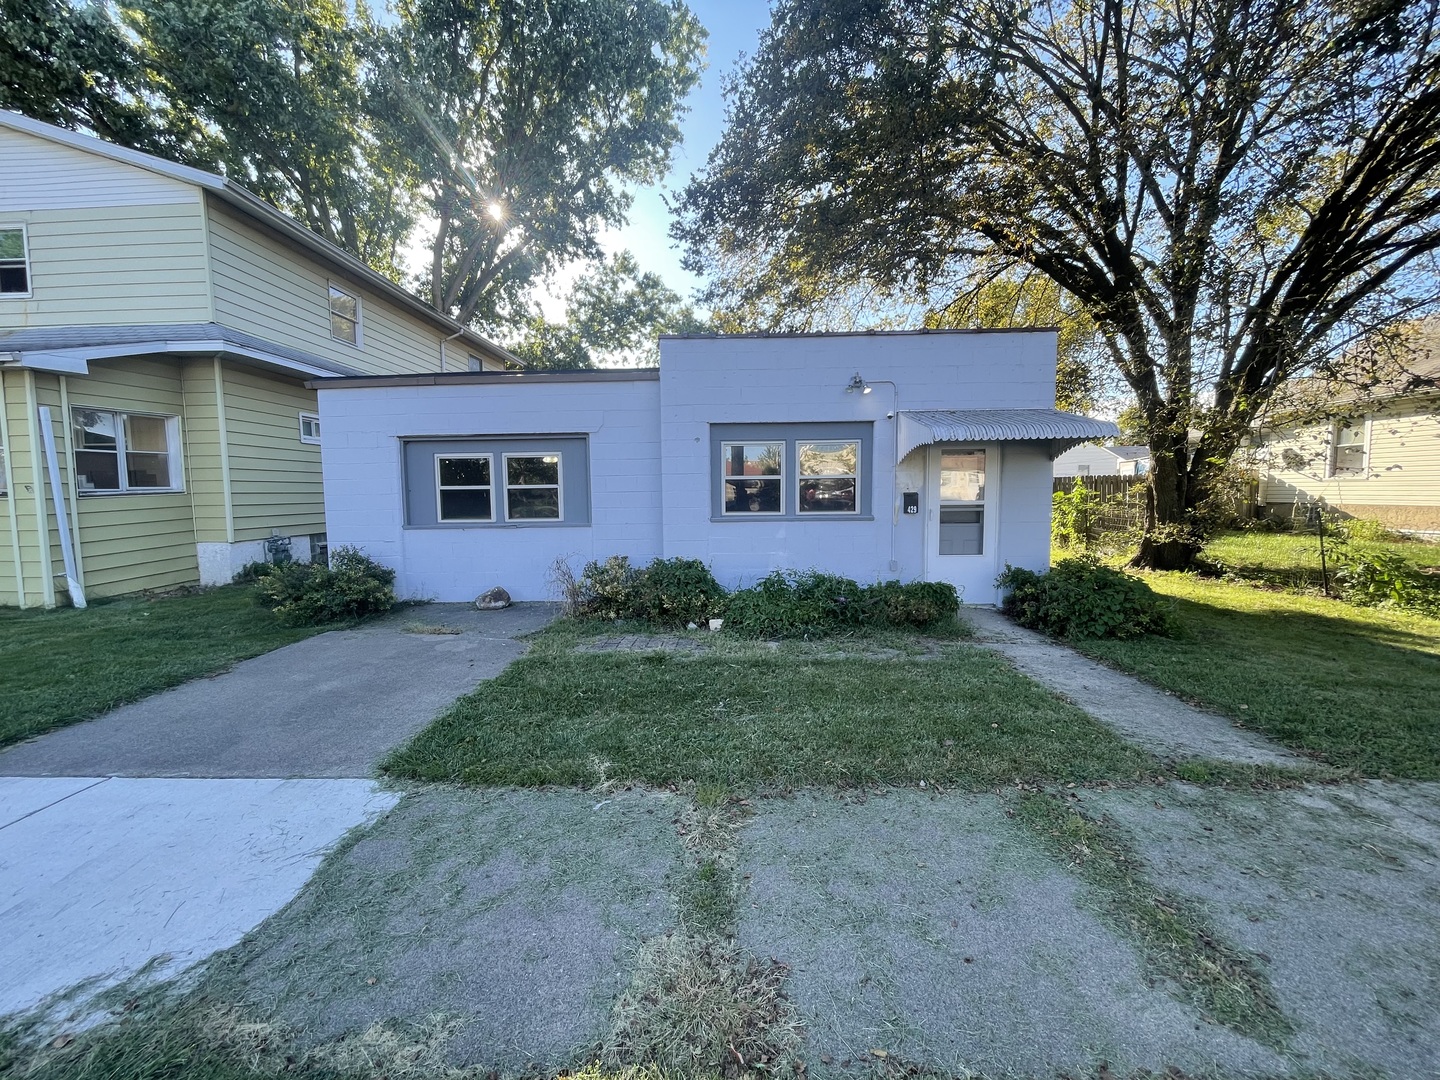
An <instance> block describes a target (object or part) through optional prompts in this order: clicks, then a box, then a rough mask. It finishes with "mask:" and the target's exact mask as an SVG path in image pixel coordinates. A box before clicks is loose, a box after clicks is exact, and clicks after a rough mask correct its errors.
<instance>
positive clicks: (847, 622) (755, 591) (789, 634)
mask: <svg viewBox="0 0 1440 1080" xmlns="http://www.w3.org/2000/svg"><path fill="white" fill-rule="evenodd" d="M864 594H865V590H864V589H862V588H861V587H860V584H859V583H858V582H855V581H852V580H850V579H849V578H844V577H839V576H837V575H835V574H822V573H820V572H819V571H817V570H803V571H802V570H776V571H774V572H773V573H770V574H767V575H766V576H765V577H763V578H761V579H760V580H759V581H758V582H756V583H755V584H754V585H752V586H751V587H750V588H748V589H740V590H738V591H736V592H733V593H731V594H730V598H729V599H728V600H727V601H726V602H725V629H726V630H732V631H734V632H736V633H738V634H741V635H743V636H745V637H765V638H795V637H799V638H810V637H823V636H825V635H826V634H833V633H835V632H837V631H840V630H845V629H850V628H854V627H856V626H859V625H860V624H861V623H863V622H865V621H866V611H865V604H864Z"/></svg>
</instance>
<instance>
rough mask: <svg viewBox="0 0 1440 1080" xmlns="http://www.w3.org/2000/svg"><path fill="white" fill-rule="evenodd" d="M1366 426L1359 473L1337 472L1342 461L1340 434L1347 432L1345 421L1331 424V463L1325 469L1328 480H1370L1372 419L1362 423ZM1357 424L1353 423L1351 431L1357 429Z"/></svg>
mask: <svg viewBox="0 0 1440 1080" xmlns="http://www.w3.org/2000/svg"><path fill="white" fill-rule="evenodd" d="M1360 423H1361V424H1363V425H1364V427H1363V429H1362V430H1363V432H1364V437H1363V438H1362V439H1361V440H1360V448H1361V449H1360V454H1361V457H1360V469H1359V471H1358V472H1336V471H1335V467H1336V465H1337V464H1338V463H1339V461H1340V432H1341V431H1343V430H1345V424H1344V421H1341V420H1334V421H1332V422H1331V424H1330V447H1329V451H1330V453H1329V461H1328V462H1327V464H1326V468H1325V478H1326V479H1327V480H1368V479H1370V417H1368V416H1367V417H1365V419H1364V420H1362V421H1360ZM1356 426H1357V425H1356V424H1355V422H1353V421H1352V422H1351V424H1350V430H1351V431H1354V430H1355V428H1356Z"/></svg>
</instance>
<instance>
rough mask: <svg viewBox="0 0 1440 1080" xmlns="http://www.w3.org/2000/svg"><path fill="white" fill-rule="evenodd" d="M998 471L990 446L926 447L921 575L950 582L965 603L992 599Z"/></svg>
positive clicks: (994, 449) (996, 454)
mask: <svg viewBox="0 0 1440 1080" xmlns="http://www.w3.org/2000/svg"><path fill="white" fill-rule="evenodd" d="M999 472H1000V453H999V450H998V448H997V447H994V446H992V445H986V446H943V445H942V446H932V447H931V448H930V460H929V469H928V481H927V484H926V487H927V489H928V491H927V494H928V496H929V497H928V498H927V500H926V502H927V504H928V507H929V509H928V511H927V514H926V521H925V576H926V577H927V578H928V579H930V580H931V581H948V582H950V583H951V584H952V585H954V586H955V587H956V588H957V589H959V590H960V599H961V601H962V602H963V603H966V604H993V603H994V602H995V576H996V574H998V573H999V566H1000V564H999V562H998V561H997V558H996V555H997V552H996V550H995V546H996V540H997V539H998V533H999V530H998V528H997V524H998V522H997V520H996V519H997V517H998V507H999V500H998V499H997V498H996V488H997V481H998V479H999Z"/></svg>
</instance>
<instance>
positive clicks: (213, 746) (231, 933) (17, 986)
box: [0, 604, 555, 1015]
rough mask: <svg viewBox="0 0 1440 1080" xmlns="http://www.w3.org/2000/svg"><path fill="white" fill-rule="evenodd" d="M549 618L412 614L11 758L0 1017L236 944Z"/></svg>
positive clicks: (547, 612)
mask: <svg viewBox="0 0 1440 1080" xmlns="http://www.w3.org/2000/svg"><path fill="white" fill-rule="evenodd" d="M554 615H555V611H554V608H553V607H552V606H551V605H548V604H525V605H517V606H515V607H512V608H508V609H506V610H504V611H498V612H478V611H476V610H474V608H472V607H470V606H469V605H459V604H431V605H426V606H423V607H416V608H407V609H405V610H403V611H401V612H398V613H396V614H395V615H392V616H390V617H388V618H386V619H383V620H380V621H376V622H373V623H368V624H366V625H365V626H363V627H361V628H359V629H355V630H343V631H334V632H331V633H327V634H321V635H319V636H317V637H313V638H309V639H307V640H305V641H301V642H298V643H296V644H294V645H289V646H287V647H285V648H283V649H277V650H275V651H274V652H271V653H267V654H266V655H264V656H259V657H256V658H255V659H253V660H246V661H244V662H243V663H240V664H237V665H236V666H235V667H234V668H232V669H231V670H230V671H227V672H225V673H224V674H221V675H218V676H216V677H214V678H210V679H199V680H196V681H195V682H191V683H187V684H185V685H183V686H180V687H178V688H176V689H174V690H170V691H167V692H166V693H163V694H157V695H156V696H154V697H151V698H147V699H146V700H144V701H139V702H136V703H135V704H133V705H127V706H125V707H123V708H120V709H116V710H115V711H114V712H111V713H109V714H107V715H105V716H103V717H100V718H99V719H96V720H91V721H87V722H85V723H81V724H76V725H74V726H72V727H69V728H64V729H62V730H60V731H55V732H50V733H48V734H46V735H42V736H40V737H39V738H36V739H33V740H31V741H30V742H28V743H23V744H21V745H19V746H15V747H12V748H11V749H9V750H6V751H4V752H0V925H3V926H4V927H5V930H6V932H5V933H4V934H3V935H0V971H3V972H5V978H4V979H0V983H3V986H0V1015H4V1014H5V1013H8V1012H13V1011H20V1010H27V1009H30V1008H33V1007H35V1006H37V1005H40V1004H42V1002H44V1001H45V999H46V998H47V997H50V996H51V995H60V1000H58V1001H51V1002H50V1011H51V1012H52V1014H53V1013H55V1012H56V1010H58V1011H59V1012H60V1013H62V1014H63V1013H66V1012H68V1011H69V1010H71V1009H79V1010H80V1011H81V1012H83V1011H84V1008H85V1003H86V1002H87V1001H89V1000H91V999H93V997H94V995H95V994H96V993H98V992H99V991H101V990H104V989H106V988H107V987H110V986H113V985H115V984H116V983H118V982H123V981H125V980H127V979H130V978H131V977H133V976H135V975H136V974H137V973H140V972H144V974H145V976H146V977H147V978H171V977H174V976H175V975H177V974H178V973H179V972H181V971H183V970H185V969H186V968H187V967H189V966H191V965H192V964H194V963H197V962H199V961H200V960H203V959H204V958H205V957H207V956H209V955H210V954H211V953H213V952H215V951H217V950H219V949H224V948H229V947H230V946H232V945H234V944H235V943H236V942H238V941H239V940H240V939H241V938H242V937H243V936H244V935H245V934H247V933H248V932H250V931H251V930H253V929H254V928H255V927H256V926H258V925H259V924H260V923H261V922H262V921H264V920H265V919H266V918H268V917H269V916H270V915H272V914H274V913H275V912H276V911H278V910H280V909H281V908H282V907H284V906H285V905H286V904H287V903H289V902H290V900H291V899H292V898H293V897H294V896H295V894H296V892H297V891H298V890H299V889H300V888H301V886H303V885H304V884H305V882H306V881H307V880H308V879H309V877H310V875H311V874H312V873H313V872H314V870H315V868H316V867H317V866H318V865H319V864H320V860H321V859H322V858H323V857H324V856H325V854H326V853H327V852H328V851H329V850H330V849H331V848H332V847H333V846H334V845H335V844H336V842H338V841H339V840H340V839H341V838H342V837H344V836H345V835H346V833H348V832H349V831H350V830H351V829H353V828H355V827H357V826H361V825H365V824H367V823H370V822H373V821H374V820H375V819H376V818H377V817H379V816H381V815H383V814H384V813H385V812H386V811H388V810H389V809H390V808H391V807H393V806H394V805H395V802H396V801H397V800H398V798H399V796H398V795H396V794H394V793H392V792H388V791H385V790H383V789H382V788H381V786H380V785H379V784H378V783H377V782H376V781H375V780H374V779H373V777H374V775H375V767H376V765H377V764H378V762H379V761H380V759H381V758H382V757H384V755H385V754H386V753H387V752H388V751H389V750H390V749H392V748H393V747H395V746H397V745H399V744H400V743H402V742H404V741H405V740H406V739H408V738H409V737H410V736H411V735H413V734H414V733H415V732H416V731H418V730H419V729H420V728H422V727H424V726H425V725H426V724H428V723H429V722H430V721H431V720H433V719H434V718H435V716H436V714H437V713H439V712H440V711H442V710H443V709H444V708H446V707H447V706H448V705H449V704H450V703H451V702H453V701H454V700H455V699H456V698H458V697H460V696H461V695H463V694H465V693H468V692H469V691H470V690H472V689H474V688H475V686H476V685H477V684H478V683H479V682H480V681H481V680H483V679H487V678H492V677H493V676H495V675H498V674H499V673H500V672H501V671H502V670H504V668H505V666H506V665H507V664H509V663H510V662H511V661H512V660H514V659H516V658H517V657H519V656H520V655H521V654H522V653H523V652H524V651H525V645H524V643H523V642H522V641H520V640H519V637H520V635H522V634H524V633H527V632H529V631H531V630H536V629H539V628H540V627H542V626H544V625H545V624H546V623H547V622H549V620H550V619H552V618H553V617H554ZM438 630H444V631H446V632H443V633H440V632H435V631H438Z"/></svg>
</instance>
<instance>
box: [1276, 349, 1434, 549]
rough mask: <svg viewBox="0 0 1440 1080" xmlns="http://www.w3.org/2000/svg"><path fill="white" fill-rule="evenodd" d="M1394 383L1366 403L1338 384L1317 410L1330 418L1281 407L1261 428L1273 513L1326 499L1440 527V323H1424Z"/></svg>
mask: <svg viewBox="0 0 1440 1080" xmlns="http://www.w3.org/2000/svg"><path fill="white" fill-rule="evenodd" d="M1387 382H1388V383H1389V385H1388V387H1385V386H1382V387H1381V388H1380V390H1379V391H1378V392H1377V393H1375V394H1374V395H1373V396H1371V397H1369V398H1367V399H1366V400H1365V401H1364V402H1359V401H1354V400H1348V395H1347V394H1346V393H1344V392H1343V391H1342V392H1338V393H1333V395H1332V400H1331V401H1330V402H1329V404H1328V405H1327V406H1325V407H1323V408H1321V409H1318V410H1313V411H1319V412H1323V413H1325V414H1327V415H1325V417H1324V418H1323V419H1319V420H1311V421H1307V422H1303V423H1296V422H1293V421H1287V420H1286V419H1285V414H1284V410H1283V409H1282V410H1280V418H1279V420H1278V422H1274V423H1271V424H1268V425H1266V426H1264V427H1262V428H1261V430H1260V434H1259V438H1258V439H1257V440H1256V447H1255V450H1256V457H1257V458H1258V460H1259V462H1260V463H1261V480H1260V484H1261V492H1260V501H1261V502H1263V503H1265V504H1266V505H1267V506H1268V508H1269V509H1270V511H1271V512H1272V513H1274V514H1276V515H1279V516H1289V515H1290V514H1292V513H1294V512H1295V510H1296V509H1297V508H1301V507H1304V506H1307V505H1312V504H1323V505H1325V506H1327V507H1329V508H1331V509H1333V510H1337V511H1339V512H1340V513H1341V514H1344V515H1345V516H1347V517H1353V518H1369V519H1373V520H1377V521H1380V522H1383V523H1384V524H1386V525H1389V526H1390V527H1392V528H1395V529H1400V530H1404V531H1408V532H1423V533H1434V532H1440V328H1437V327H1436V326H1435V325H1433V324H1430V325H1426V326H1424V327H1421V328H1420V329H1419V330H1418V331H1417V333H1416V336H1415V347H1414V352H1413V355H1412V356H1411V357H1410V358H1409V360H1407V361H1406V362H1405V370H1404V372H1403V373H1400V374H1396V375H1395V376H1394V377H1392V378H1390V379H1388V380H1387ZM1304 389H1305V390H1308V391H1311V392H1313V391H1315V390H1317V389H1319V390H1321V391H1322V392H1323V390H1324V388H1323V387H1318V388H1317V387H1306V388H1304ZM1301 396H1302V397H1303V396H1304V394H1303V393H1302V394H1301Z"/></svg>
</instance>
